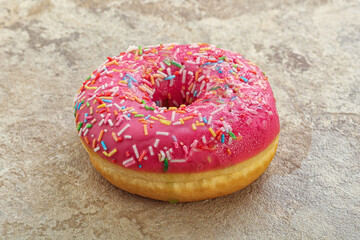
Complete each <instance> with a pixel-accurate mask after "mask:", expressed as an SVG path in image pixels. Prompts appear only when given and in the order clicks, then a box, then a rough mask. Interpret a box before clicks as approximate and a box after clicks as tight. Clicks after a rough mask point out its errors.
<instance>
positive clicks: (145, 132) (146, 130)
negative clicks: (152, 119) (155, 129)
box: [144, 124, 149, 136]
mask: <svg viewBox="0 0 360 240" xmlns="http://www.w3.org/2000/svg"><path fill="white" fill-rule="evenodd" d="M144 134H145V136H147V135H149V133H148V129H147V125H146V124H144Z"/></svg>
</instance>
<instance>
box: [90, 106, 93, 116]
mask: <svg viewBox="0 0 360 240" xmlns="http://www.w3.org/2000/svg"><path fill="white" fill-rule="evenodd" d="M90 115H93V109H92V107H90Z"/></svg>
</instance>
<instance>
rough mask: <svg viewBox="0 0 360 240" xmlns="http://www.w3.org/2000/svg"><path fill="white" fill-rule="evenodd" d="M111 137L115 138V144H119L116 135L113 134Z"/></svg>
mask: <svg viewBox="0 0 360 240" xmlns="http://www.w3.org/2000/svg"><path fill="white" fill-rule="evenodd" d="M111 135H112V137H113V138H114V140H115V142H117V141H118V139H117V137H116V134H115V133H114V132H113V133H112V134H111Z"/></svg>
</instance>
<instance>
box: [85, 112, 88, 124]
mask: <svg viewBox="0 0 360 240" xmlns="http://www.w3.org/2000/svg"><path fill="white" fill-rule="evenodd" d="M87 116H88V114H87V113H85V118H84V123H86V122H87V119H86V117H87Z"/></svg>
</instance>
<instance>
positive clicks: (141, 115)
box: [134, 114, 144, 117]
mask: <svg viewBox="0 0 360 240" xmlns="http://www.w3.org/2000/svg"><path fill="white" fill-rule="evenodd" d="M134 117H144V114H136V115H135V116H134Z"/></svg>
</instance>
